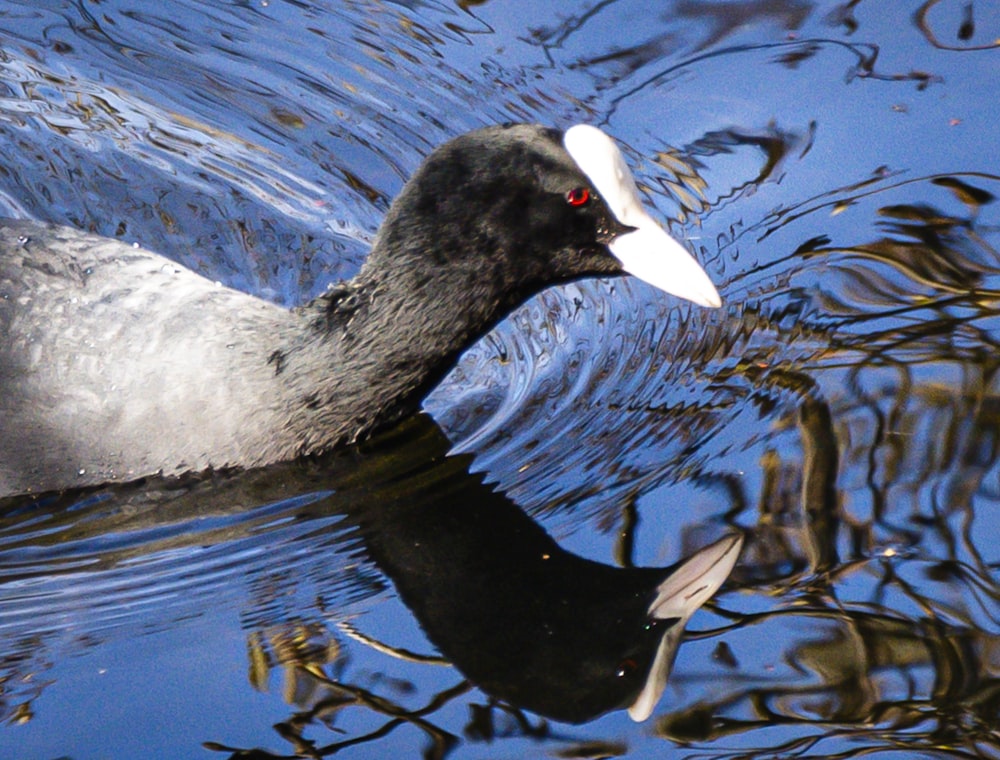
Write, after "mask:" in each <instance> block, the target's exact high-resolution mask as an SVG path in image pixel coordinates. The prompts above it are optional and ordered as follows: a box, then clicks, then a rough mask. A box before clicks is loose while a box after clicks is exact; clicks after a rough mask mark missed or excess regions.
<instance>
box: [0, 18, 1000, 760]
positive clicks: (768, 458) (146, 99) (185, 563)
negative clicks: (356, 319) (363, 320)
mask: <svg viewBox="0 0 1000 760" xmlns="http://www.w3.org/2000/svg"><path fill="white" fill-rule="evenodd" d="M515 11H516V12H512V6H510V5H509V4H498V3H482V4H470V5H468V7H462V6H459V5H452V4H448V3H443V2H435V3H395V4H394V3H364V2H351V3H332V2H331V3H313V4H303V3H291V2H281V1H279V0H270V1H269V2H267V3H245V2H233V3H226V4H219V3H197V2H176V3H170V4H169V5H167V4H159V5H155V6H154V5H150V4H147V3H128V2H101V3H92V2H81V3H61V2H41V3H39V2H31V3H19V2H11V1H9V0H7V1H5V2H3V3H0V35H2V44H0V49H2V51H3V53H2V55H0V145H2V146H3V150H2V153H3V155H4V161H3V163H2V166H0V212H2V213H4V214H8V215H20V216H32V217H35V218H40V219H48V220H53V221H58V222H62V223H68V224H73V225H76V226H80V227H84V228H88V229H93V230H96V231H98V232H101V233H103V234H106V235H112V236H119V237H122V238H124V239H127V240H141V241H142V242H143V244H144V245H146V246H147V247H150V248H152V249H154V250H158V251H160V252H162V253H165V254H167V255H169V256H171V257H173V258H176V259H177V260H178V261H181V262H183V263H185V264H187V265H188V266H191V267H193V268H195V269H196V270H198V271H201V272H203V273H205V274H206V275H207V276H210V277H212V278H213V279H219V280H221V281H224V282H226V283H227V284H231V285H234V286H236V287H240V288H243V289H246V290H249V291H251V292H254V293H257V294H260V295H262V296H264V297H267V298H271V299H273V300H276V301H280V302H284V303H289V304H294V303H298V302H300V301H301V300H303V299H305V298H307V297H309V296H310V295H312V294H315V293H317V292H319V291H321V290H322V289H323V288H325V287H326V285H327V283H329V282H330V281H332V280H335V279H337V278H340V277H345V276H350V275H351V274H353V273H354V272H355V271H356V270H357V268H358V266H359V265H360V262H361V261H362V260H363V258H364V255H365V252H366V250H367V245H368V242H369V240H370V239H371V236H372V235H373V234H374V231H375V229H376V228H377V225H378V222H379V220H380V219H381V216H382V214H383V213H384V211H385V208H386V207H387V204H388V201H389V199H391V197H392V196H393V195H394V194H395V192H396V191H397V190H398V188H399V187H400V185H401V183H402V181H403V179H404V178H405V177H406V176H407V175H408V174H409V172H410V171H412V169H413V168H414V167H415V166H416V165H417V164H418V163H419V161H420V159H421V157H422V156H423V155H425V154H426V153H427V152H428V151H429V150H430V149H431V148H432V147H433V146H434V145H436V144H438V143H440V142H442V141H443V140H445V139H447V138H448V137H451V136H453V135H455V134H458V133H460V132H463V131H465V130H467V129H470V128H472V127H475V126H478V125H480V124H484V123H491V122H496V121H508V120H517V121H538V122H543V123H548V124H555V125H558V126H568V125H569V124H571V123H575V122H579V121H583V122H589V123H594V124H597V125H599V126H602V127H603V128H606V129H607V130H608V131H609V132H610V133H612V134H614V135H615V136H616V137H617V138H618V139H619V140H620V141H621V142H622V143H623V145H624V147H625V149H626V152H627V154H628V155H629V158H630V160H631V162H632V163H633V166H634V168H635V170H636V175H637V177H638V178H639V180H640V182H641V184H642V185H643V189H644V190H645V191H646V192H647V197H648V198H649V201H650V203H651V204H652V205H653V206H655V210H656V212H657V215H658V216H659V217H661V218H664V219H667V220H669V221H670V224H671V227H672V230H673V232H674V234H675V235H677V236H678V237H680V238H683V239H685V240H687V241H688V243H689V245H690V246H691V247H692V248H693V250H695V251H696V252H697V254H698V255H699V257H700V259H701V260H702V261H703V262H704V263H705V264H706V266H707V268H708V270H709V272H710V273H711V274H712V276H713V278H714V279H715V280H716V282H717V283H718V284H719V290H720V292H721V293H722V294H723V297H724V299H725V304H724V306H723V308H722V309H720V310H718V311H715V312H709V311H703V310H697V309H694V308H691V307H689V306H687V305H682V304H679V303H678V302H676V301H674V300H672V299H666V298H662V297H660V296H658V295H656V294H655V293H654V292H653V291H652V290H651V289H650V288H648V287H646V286H645V285H643V284H641V283H638V282H634V281H625V280H619V281H608V282H585V283H578V284H574V285H570V286H566V287H563V288H558V289H554V290H550V291H548V292H546V293H544V294H542V295H541V296H539V297H538V298H536V299H534V300H533V301H532V302H531V303H529V304H527V305H526V306H525V307H524V308H522V309H520V310H519V311H518V312H517V313H515V314H514V315H513V316H512V317H511V318H510V319H509V320H508V321H507V322H505V323H504V324H503V325H501V326H500V328H498V329H497V330H496V331H495V332H494V333H493V334H491V335H490V336H489V337H488V338H487V339H485V340H483V341H481V342H480V343H479V344H478V345H477V346H475V347H473V349H471V350H470V351H469V353H468V354H467V355H466V357H465V358H464V360H463V362H462V364H461V366H460V367H459V368H458V369H457V370H456V371H455V372H454V373H453V374H452V375H451V377H450V378H449V379H448V380H447V381H446V382H445V383H444V385H443V386H442V387H441V388H439V389H438V391H437V392H436V393H435V394H434V395H433V396H432V398H431V399H430V400H429V401H428V404H427V408H428V409H429V411H430V412H431V413H432V414H433V415H434V417H435V419H436V420H437V421H438V422H439V424H440V425H441V426H442V428H443V429H444V430H445V431H446V432H448V434H449V435H450V437H451V440H452V441H453V443H454V444H455V446H456V448H457V449H458V450H459V451H462V452H467V453H468V454H470V455H472V457H471V461H472V465H471V467H472V468H473V469H474V470H475V471H477V472H480V473H482V476H483V477H484V478H485V479H486V481H487V482H488V483H491V484H496V486H497V487H498V488H499V489H501V490H503V491H504V492H506V493H507V494H508V495H509V496H510V497H511V499H512V500H513V501H514V502H516V503H517V504H518V505H520V506H521V507H522V508H523V509H524V510H525V511H526V512H527V513H528V514H529V515H531V516H532V517H533V518H535V519H536V520H538V521H539V523H540V524H541V526H542V527H543V528H544V529H545V530H547V531H548V532H549V533H550V534H551V535H552V536H553V537H554V538H556V539H557V541H558V542H559V544H560V545H561V546H562V547H563V549H565V550H567V551H571V552H573V553H575V554H578V555H580V556H582V557H585V558H588V559H591V560H596V561H599V562H601V563H604V564H607V565H611V564H621V565H629V564H633V563H634V564H636V565H661V566H663V565H669V564H671V563H672V562H674V561H676V560H677V559H678V558H679V557H680V555H681V554H683V553H686V552H690V551H691V550H693V549H695V548H697V547H698V546H701V545H703V544H706V543H708V542H709V541H710V540H712V539H714V538H716V537H718V536H719V535H721V534H723V533H725V532H726V531H727V530H730V529H732V528H733V527H738V528H742V529H746V530H747V531H749V535H750V543H749V546H748V548H747V549H746V551H745V552H744V556H743V558H742V560H741V563H740V564H739V566H738V567H737V569H736V571H735V573H734V574H733V577H732V582H731V584H730V586H729V587H727V589H726V590H724V592H723V593H721V594H720V595H719V596H718V598H717V599H718V601H717V604H716V605H715V607H714V610H713V611H712V612H702V613H700V614H699V615H698V616H696V618H695V620H694V621H693V625H692V629H693V634H692V635H691V636H690V638H689V640H688V642H687V643H685V644H684V646H682V648H681V652H680V656H679V659H678V663H677V666H676V669H675V672H674V674H673V676H672V678H671V681H670V683H669V684H668V687H667V693H666V695H665V699H664V700H663V702H662V703H661V705H660V707H659V709H658V711H657V712H656V713H654V717H653V719H651V721H650V722H649V723H647V724H644V725H640V726H635V725H632V724H631V723H630V722H629V721H628V720H627V718H626V717H625V715H624V713H622V712H613V713H610V714H608V715H606V716H604V717H602V718H600V719H598V720H596V721H594V722H591V723H588V724H584V725H582V726H579V727H573V726H567V725H564V724H559V723H548V722H546V721H544V720H542V719H540V718H538V717H537V716H534V715H531V714H526V713H520V712H518V711H517V710H516V709H514V708H511V707H507V706H498V705H491V704H490V703H489V702H488V701H487V698H486V697H484V695H483V694H482V693H480V692H478V691H477V690H475V689H474V688H472V687H470V686H469V685H468V684H467V683H466V682H465V681H464V679H463V678H462V676H461V674H460V673H458V672H456V671H455V670H454V669H453V668H450V667H447V666H442V665H441V664H440V663H439V662H437V659H436V657H435V655H434V652H433V648H432V646H431V644H430V643H428V641H427V640H426V638H425V637H424V636H423V634H422V633H421V631H420V628H419V626H418V624H417V622H416V621H415V620H414V619H413V617H412V615H411V614H410V613H409V612H408V611H407V609H406V608H405V607H404V606H403V605H402V604H401V603H400V601H399V600H398V599H397V597H396V595H395V592H394V590H393V587H392V585H391V583H390V581H389V580H388V579H387V577H386V576H385V575H383V573H382V572H381V571H380V570H379V568H378V567H377V566H376V565H374V564H373V563H372V562H371V560H370V558H369V557H368V556H367V554H366V550H365V547H364V546H363V544H362V542H361V541H360V540H359V538H358V535H357V534H356V532H355V530H354V528H355V526H354V524H353V523H352V517H351V515H352V514H355V513H352V511H351V505H352V504H354V502H350V500H349V499H346V500H345V499H343V498H342V499H341V500H340V501H337V499H336V498H334V499H332V500H331V498H330V495H329V491H330V490H332V488H331V482H328V481H315V480H310V479H309V477H311V476H309V477H306V479H305V480H297V478H299V477H301V476H302V474H301V473H296V474H290V473H289V472H287V471H284V470H280V469H279V470H278V471H275V472H273V473H269V474H264V475H262V477H261V478H260V479H259V480H258V479H251V481H250V482H249V483H241V484H240V485H239V487H238V488H237V487H236V486H231V485H227V484H226V483H208V484H201V485H200V486H198V487H197V488H195V490H194V491H193V492H187V491H186V490H184V489H176V490H175V489H173V488H172V487H167V488H164V487H162V484H160V485H157V486H155V487H154V488H151V489H146V490H142V489H139V490H138V491H136V490H134V489H131V490H130V489H125V490H123V491H119V492H115V493H111V494H105V495H100V494H99V495H97V496H95V497H93V498H92V499H91V500H89V501H86V502H79V501H77V502H75V504H76V506H75V508H74V509H72V510H69V511H67V510H66V509H65V505H59V504H43V505H29V504H24V503H23V502H21V503H10V504H5V505H4V509H3V515H4V516H3V517H2V518H0V641H2V642H3V647H2V650H0V720H2V721H3V722H4V724H3V727H2V728H0V755H4V756H7V755H8V754H9V755H10V756H12V757H17V758H22V757H23V758H47V757H54V756H58V755H61V754H65V755H71V756H73V757H92V756H100V755H101V754H102V753H103V754H106V755H110V756H114V757H132V756H143V757H164V758H167V757H178V756H184V757H194V756H199V753H200V754H201V755H202V756H206V757H211V756H217V757H224V756H226V755H225V754H216V753H214V752H211V751H209V750H208V749H204V748H203V747H202V745H203V743H206V742H208V743H214V744H211V748H214V749H215V750H218V751H221V752H229V754H233V753H234V752H235V751H236V749H238V748H247V749H248V748H252V747H261V748H266V749H267V750H268V751H269V752H271V753H273V754H274V755H277V756H284V755H292V754H294V752H296V751H298V752H303V753H305V752H306V750H309V748H310V747H312V748H313V749H311V750H309V751H312V752H313V753H314V754H315V753H316V752H320V751H321V750H322V751H326V752H329V751H332V750H333V749H336V748H338V746H339V744H340V743H346V745H349V746H351V747H352V748H351V749H348V748H347V746H345V747H344V748H343V751H344V753H345V754H347V755H348V756H357V757H367V756H385V755H388V754H390V753H396V754H398V755H400V756H412V755H414V754H416V753H417V752H419V751H422V750H424V749H427V748H430V749H429V750H428V751H429V752H430V754H435V752H442V753H443V752H445V751H450V752H451V753H452V754H451V756H453V757H473V756H480V755H482V754H483V753H484V752H485V753H486V754H502V755H503V756H524V757H528V756H536V755H537V754H539V752H545V753H554V754H559V755H560V756H608V755H627V756H630V757H646V756H663V754H664V753H670V754H671V756H673V754H676V755H677V756H679V757H697V758H728V757H770V756H773V755H774V754H775V753H777V754H790V753H793V752H795V753H798V755H799V756H802V757H825V756H830V755H834V754H840V755H841V756H852V755H861V754H871V753H880V754H881V755H883V756H897V757H913V756H917V755H918V753H919V754H920V756H923V757H933V756H939V757H990V758H995V757H1000V735H998V731H1000V646H998V644H997V640H998V638H997V634H998V628H1000V614H998V610H1000V604H998V601H1000V600H998V582H997V575H998V564H1000V555H998V551H997V548H996V546H997V544H996V538H995V537H996V535H997V533H998V531H1000V517H998V515H1000V510H998V507H1000V479H998V475H1000V471H998V466H997V460H998V436H997V430H998V429H1000V394H998V390H1000V389H998V387H997V384H998V380H997V368H998V360H997V356H1000V351H998V345H997V341H998V340H1000V324H998V322H997V317H996V311H997V309H996V304H997V299H998V296H1000V268H998V264H997V261H998V259H997V249H998V246H1000V218H998V211H997V203H996V201H995V199H996V198H997V197H998V196H1000V175H998V171H997V168H996V156H997V149H998V147H1000V142H998V137H997V135H998V131H997V126H996V115H995V108H996V105H995V104H996V103H997V102H998V101H1000V92H998V89H1000V84H998V83H1000V50H997V47H996V45H997V43H996V40H997V39H1000V26H998V25H997V18H1000V15H998V14H997V12H996V11H997V8H996V6H995V5H994V4H992V3H971V4H966V3H958V2H934V1H933V0H932V1H931V2H926V3H923V4H922V5H921V4H918V3H913V4H910V5H903V4H893V5H891V6H890V5H886V4H875V3H867V4H866V3H856V2H852V3H844V4H839V5H838V4H834V3H828V4H816V3H811V2H794V3H787V2H782V3H778V2H744V3H725V4H722V3H710V2H691V1H685V0H678V2H673V3H666V4H663V5H662V9H657V10H656V11H654V12H650V11H649V4H648V3H641V2H621V1H619V2H603V3H591V4H586V5H580V6H579V7H570V6H567V5H565V4H562V5H560V6H552V5H551V4H543V3H534V4H532V3H524V4H518V5H517V6H516V7H515ZM400 451H403V452H404V453H405V452H407V451H409V452H410V454H411V455H412V451H411V450H410V449H406V448H405V447H404V449H402V450H396V449H390V453H392V452H395V459H393V457H392V456H390V457H388V458H386V459H380V458H379V457H375V458H374V460H364V461H374V464H372V465H370V467H375V468H376V470H375V474H372V473H371V471H370V469H365V467H369V466H368V465H366V466H365V467H362V466H361V465H360V464H358V465H357V467H358V470H357V472H364V473H368V476H369V477H370V478H371V480H370V482H371V483H372V484H374V485H373V486H372V487H373V489H374V490H376V491H378V490H379V489H389V492H393V493H394V491H392V489H394V488H399V489H403V490H404V491H405V489H407V488H411V487H413V483H414V482H415V481H414V480H413V478H414V477H416V476H414V475H413V470H412V469H407V467H409V465H405V463H404V464H403V465H401V464H400V459H401V454H400ZM468 461H469V460H462V462H463V463H464V464H467V463H468ZM441 466H442V465H440V464H438V465H435V468H440V467H441ZM417 469H418V470H419V468H417ZM445 469H447V467H445ZM347 471H348V473H350V472H352V471H353V470H352V469H351V467H348V468H347ZM433 471H434V472H438V469H434V470H433ZM346 477H347V478H348V481H350V477H351V476H350V475H348V476H346ZM355 477H361V476H360V475H355ZM435 477H441V478H443V480H442V482H445V483H452V484H455V487H456V488H459V487H461V488H472V489H475V488H477V487H480V484H479V481H478V479H477V478H476V477H475V476H468V475H464V473H462V472H460V473H457V474H456V473H452V472H450V471H449V472H445V473H443V474H438V475H436V476H435ZM452 478H454V480H452ZM418 480H419V479H418ZM296 486H297V487H298V490H296ZM336 488H337V489H338V494H341V495H343V494H344V493H347V494H350V493H352V490H351V485H350V482H348V483H346V484H345V482H344V481H343V480H338V481H337V482H336ZM282 489H285V490H282ZM302 494H305V495H304V496H303V495H302ZM390 649H391V650H392V652H391V653H390V651H389V650H390ZM403 651H405V652H408V653H409V655H408V656H407V657H405V658H401V657H399V656H394V654H395V655H399V654H400V652H403ZM393 653H394V654H393ZM484 742H491V743H490V744H486V745H484ZM226 748H228V749H226ZM316 748H319V749H316ZM352 752H353V753H354V754H353V755H352V754H351V753H352ZM588 753H590V754H588ZM258 756H260V757H263V756H269V755H258ZM306 756H308V753H306Z"/></svg>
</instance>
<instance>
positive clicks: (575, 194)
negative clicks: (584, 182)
mask: <svg viewBox="0 0 1000 760" xmlns="http://www.w3.org/2000/svg"><path fill="white" fill-rule="evenodd" d="M589 201H590V190H588V189H587V188H585V187H574V188H573V189H572V190H570V191H569V192H568V193H566V202H567V203H568V204H569V205H570V206H585V205H587V203H588V202H589Z"/></svg>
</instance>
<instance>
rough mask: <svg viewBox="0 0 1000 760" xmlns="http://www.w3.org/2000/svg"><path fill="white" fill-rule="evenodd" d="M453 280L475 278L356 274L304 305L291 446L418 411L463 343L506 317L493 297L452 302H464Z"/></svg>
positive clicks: (360, 431) (321, 441)
mask: <svg viewBox="0 0 1000 760" xmlns="http://www.w3.org/2000/svg"><path fill="white" fill-rule="evenodd" d="M455 287H466V288H468V287H471V285H470V284H469V283H464V284H459V283H443V282H436V281H435V280H433V279H430V280H428V281H424V282H417V281H414V280H413V279H410V280H406V279H405V278H401V279H397V280H394V281H393V282H392V283H385V282H381V281H376V280H372V279H370V278H368V277H367V276H366V273H365V272H362V274H361V275H359V276H358V277H357V278H356V279H355V280H353V281H351V282H349V283H345V284H343V285H340V286H336V287H334V288H332V289H331V290H330V291H328V292H327V293H325V294H323V295H321V296H320V297H318V298H317V299H315V300H314V301H313V302H311V303H310V304H308V305H307V306H306V307H304V308H303V309H302V310H301V313H302V316H303V317H304V319H305V320H306V323H307V327H306V333H307V337H306V338H305V339H304V341H303V342H302V343H301V344H300V346H301V348H302V349H303V350H299V351H293V352H290V354H289V356H288V360H287V364H288V368H289V370H290V373H289V378H288V388H289V389H290V391H291V392H292V393H293V396H294V397H293V398H292V399H289V404H290V405H291V406H292V407H293V409H294V412H293V415H292V416H293V418H294V420H293V426H294V427H295V428H297V431H298V435H299V436H300V437H301V440H302V441H304V442H305V444H304V446H303V447H302V448H301V450H300V451H299V452H297V453H311V452H316V451H321V450H325V449H328V448H332V447H334V446H337V445H340V444H343V443H349V442H354V441H356V440H358V439H361V438H364V437H365V436H367V435H368V434H370V433H372V432H374V431H375V430H377V429H380V428H384V427H387V426H388V425H390V424H392V423H394V422H396V421H398V420H400V419H402V418H404V417H406V416H409V415H410V414H413V413H415V412H417V411H418V410H419V409H420V404H421V402H422V400H423V398H424V397H425V396H426V395H427V394H428V393H429V392H430V391H431V390H432V389H433V388H434V386H435V385H437V383H438V382H439V381H440V380H441V379H442V378H443V377H444V376H445V375H446V374H447V373H448V371H449V370H450V369H451V368H452V367H453V366H454V365H455V362H456V361H457V360H458V357H459V356H460V355H461V353H462V351H463V350H464V349H465V348H466V347H468V346H469V345H471V344H472V343H474V342H475V341H476V339H477V338H478V337H479V336H480V335H482V334H483V333H484V332H486V331H487V330H488V329H489V328H490V327H492V325H493V324H494V323H495V322H496V321H497V320H498V319H499V318H500V317H502V316H503V310H502V309H501V308H500V307H499V305H497V304H494V305H493V306H494V307H495V308H493V309H481V308H472V309H463V308H457V307H456V305H455V304H456V303H464V302H467V300H466V299H455V298H454V297H450V296H451V293H452V290H451V289H453V288H455ZM317 389H320V390H318V391H317ZM348 411H349V412H350V414H348V413H347V412H348Z"/></svg>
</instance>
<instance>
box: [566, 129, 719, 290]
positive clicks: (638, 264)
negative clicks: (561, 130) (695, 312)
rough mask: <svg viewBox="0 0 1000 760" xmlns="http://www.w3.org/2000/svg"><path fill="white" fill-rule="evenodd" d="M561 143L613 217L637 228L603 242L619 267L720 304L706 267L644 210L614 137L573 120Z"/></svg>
mask: <svg viewBox="0 0 1000 760" xmlns="http://www.w3.org/2000/svg"><path fill="white" fill-rule="evenodd" d="M563 145H564V146H565V147H566V150H567V151H568V152H569V154H570V156H572V158H573V160H574V161H576V163H577V166H579V167H580V170H581V171H582V172H583V173H584V174H585V175H587V177H588V179H590V181H591V182H592V183H593V185H594V189H596V190H597V192H598V194H599V195H600V196H601V197H602V198H603V199H604V202H605V203H607V204H608V207H609V208H610V209H611V213H613V214H614V215H615V216H616V217H617V218H618V221H619V222H621V223H622V224H625V225H627V226H629V227H635V228H636V229H635V230H634V231H633V232H627V233H625V234H624V235H619V236H618V237H616V238H615V239H614V240H612V241H611V243H610V245H609V246H608V247H609V248H610V249H611V253H612V254H614V256H615V258H617V259H618V260H619V261H620V262H621V265H622V268H623V269H624V270H625V271H626V272H628V273H629V274H632V275H635V276H636V277H638V278H639V279H641V280H645V281H646V282H648V283H649V284H651V285H655V286H656V287H658V288H660V289H661V290H664V291H666V292H667V293H671V294H672V295H675V296H679V297H681V298H686V299H687V300H689V301H693V302H694V303H696V304H699V305H701V306H721V305H722V299H721V298H720V297H719V292H718V291H717V290H716V289H715V286H714V285H713V284H712V281H711V280H709V279H708V275H707V274H705V270H704V269H702V268H701V266H700V265H699V264H698V262H697V261H695V259H694V257H693V256H692V255H691V254H690V253H688V252H687V250H685V248H684V247H683V246H682V245H681V244H680V243H678V242H677V241H676V240H674V239H673V238H672V237H670V235H668V234H667V233H666V232H665V231H664V229H663V228H662V227H660V225H658V224H657V223H656V222H655V221H654V220H653V218H652V217H651V216H650V215H649V214H648V213H646V210H645V209H644V208H643V206H642V201H641V199H640V198H639V190H638V188H637V187H636V186H635V180H634V179H633V178H632V172H630V171H629V168H628V166H627V165H626V164H625V158H624V156H622V154H621V151H620V150H618V146H617V145H615V142H614V140H612V139H611V138H610V137H608V136H607V135H606V134H604V133H603V132H602V131H601V130H599V129H598V128H597V127H591V126H588V125H586V124H578V125H577V126H575V127H570V128H569V129H567V130H566V133H565V135H564V136H563Z"/></svg>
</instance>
